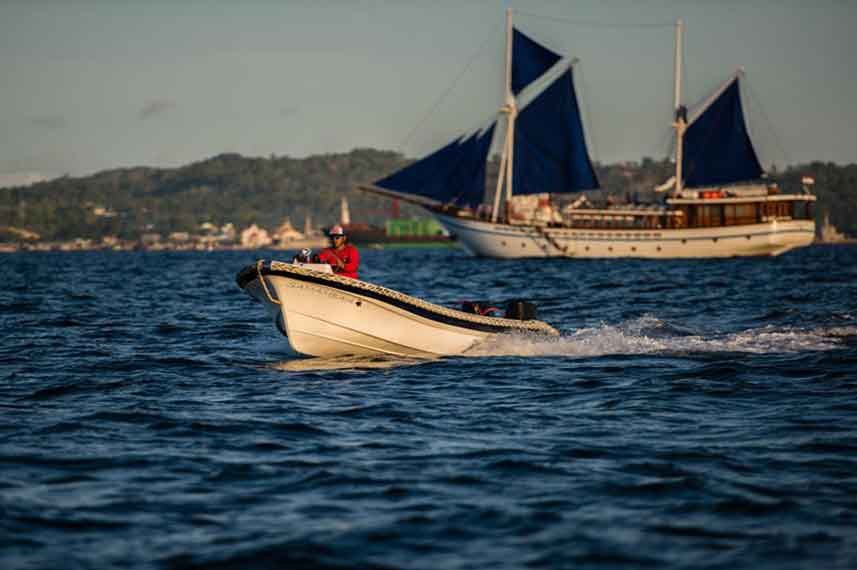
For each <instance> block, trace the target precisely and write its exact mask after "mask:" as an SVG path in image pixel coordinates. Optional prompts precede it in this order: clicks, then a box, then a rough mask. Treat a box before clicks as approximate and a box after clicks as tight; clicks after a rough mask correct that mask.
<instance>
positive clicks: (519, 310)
mask: <svg viewBox="0 0 857 570" xmlns="http://www.w3.org/2000/svg"><path fill="white" fill-rule="evenodd" d="M506 318H507V319H518V320H519V321H532V320H535V318H536V306H535V305H534V304H533V303H530V302H529V301H525V300H523V299H512V300H510V301H506Z"/></svg>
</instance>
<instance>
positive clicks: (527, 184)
mask: <svg viewBox="0 0 857 570" xmlns="http://www.w3.org/2000/svg"><path fill="white" fill-rule="evenodd" d="M562 61H563V60H562V57H561V56H560V55H559V54H557V53H555V52H553V51H551V50H549V49H547V48H546V47H544V46H542V45H541V44H539V43H537V42H536V41H534V40H533V39H531V38H529V37H528V36H526V35H525V34H523V33H522V32H520V31H518V30H517V29H514V30H513V35H512V61H511V71H512V74H511V80H510V81H511V89H512V93H513V94H514V95H517V94H521V92H523V91H524V90H525V89H526V88H527V87H529V86H531V85H533V84H534V83H536V82H538V81H539V80H544V79H545V78H550V77H551V74H552V73H555V72H556V71H557V69H558V67H557V64H560V63H561V62H562ZM565 67H566V68H565V69H564V70H563V69H560V71H561V73H559V74H558V76H557V77H555V78H553V79H552V80H551V81H550V82H549V83H548V85H547V86H546V87H545V88H544V89H543V90H542V92H541V93H539V94H537V95H536V96H535V97H533V98H532V99H531V100H530V101H529V102H528V103H526V106H524V107H523V110H521V111H520V112H519V113H518V114H517V116H516V117H515V121H514V126H515V143H514V152H513V155H514V159H513V164H512V165H513V185H512V186H513V189H514V193H515V194H536V193H543V192H575V191H578V190H584V189H593V188H598V187H599V186H598V180H597V178H596V176H595V171H594V169H593V168H592V162H591V160H590V158H589V153H588V151H587V148H586V137H585V135H584V131H583V124H582V122H581V118H580V109H579V107H578V104H577V96H576V94H575V91H574V81H573V77H572V72H571V69H570V64H566V66H565ZM528 91H530V90H528ZM495 126H496V122H494V123H492V124H491V126H490V127H489V128H487V129H485V130H483V131H479V132H477V133H475V134H472V135H469V136H468V135H463V136H460V137H458V138H456V139H455V140H453V141H452V142H450V143H449V144H447V145H446V146H444V147H442V148H440V149H438V150H436V151H435V152H433V153H431V154H429V155H428V156H426V157H424V158H422V159H420V160H417V161H416V162H414V163H412V164H411V165H409V166H407V167H405V168H404V169H402V170H400V171H398V172H395V173H393V174H392V175H390V176H388V177H386V178H383V179H381V180H378V181H377V182H375V183H374V186H375V188H380V189H386V190H388V191H392V192H394V193H396V194H397V195H403V196H404V195H412V196H419V197H422V198H423V199H422V200H421V202H422V203H426V200H425V199H428V200H429V201H431V203H439V204H455V205H458V206H469V207H475V206H477V205H478V204H480V203H482V201H483V197H484V194H485V163H486V160H487V157H488V152H489V150H490V148H491V143H492V139H493V136H494V130H495Z"/></svg>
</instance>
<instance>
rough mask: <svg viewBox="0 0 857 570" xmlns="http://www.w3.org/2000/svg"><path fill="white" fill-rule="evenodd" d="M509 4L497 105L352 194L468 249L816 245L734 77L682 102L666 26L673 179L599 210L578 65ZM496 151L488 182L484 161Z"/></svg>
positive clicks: (692, 249)
mask: <svg viewBox="0 0 857 570" xmlns="http://www.w3.org/2000/svg"><path fill="white" fill-rule="evenodd" d="M511 14H512V13H511V10H507V31H506V34H507V35H506V90H505V91H506V92H505V104H504V105H503V107H502V108H501V109H500V110H499V113H498V116H497V118H496V119H495V120H493V121H492V122H491V123H490V125H488V126H486V127H484V128H482V129H480V130H477V131H476V132H474V133H472V134H465V135H462V136H461V137H459V138H457V139H455V140H453V141H452V142H451V143H449V144H448V145H446V146H444V147H442V148H441V149H439V150H437V151H435V152H433V153H431V154H430V155H428V156H426V157H424V158H422V159H420V160H417V161H416V162H414V163H413V164H411V165H409V166H407V167H405V168H404V169H402V170H399V171H398V172H394V173H393V174H391V175H389V176H387V177H385V178H383V179H381V180H378V181H376V182H374V183H373V184H365V185H362V186H358V188H359V189H361V190H364V191H367V192H372V193H376V194H381V195H385V196H389V197H392V198H397V199H401V200H404V201H409V202H412V203H415V204H418V205H421V206H423V207H424V208H425V209H427V210H428V211H430V212H431V213H433V214H434V215H435V217H436V218H437V219H438V221H439V222H440V223H441V224H442V225H444V226H445V227H446V229H447V230H448V231H449V232H450V233H451V234H454V235H455V236H456V238H457V239H458V241H459V243H461V244H462V246H464V248H465V249H467V250H468V251H470V252H471V253H473V254H474V255H478V256H486V257H495V258H521V257H582V258H593V257H594V258H604V257H643V258H682V257H685V258H688V257H731V256H759V255H779V254H782V253H784V252H786V251H789V250H791V249H794V248H797V247H803V246H806V245H809V244H810V243H812V241H813V239H814V235H815V222H814V220H813V212H812V204H813V202H815V200H816V198H815V196H813V195H812V194H810V193H809V189H808V187H807V186H804V189H803V193H801V194H785V193H782V192H781V191H780V189H779V188H778V186H777V185H776V184H774V183H772V182H770V181H768V180H765V173H764V171H763V170H762V167H761V165H760V163H759V159H758V157H757V155H756V151H755V149H754V148H753V144H752V142H751V140H750V137H749V133H748V130H747V125H746V122H745V118H744V112H743V108H742V103H741V92H740V89H739V80H740V79H741V78H742V76H743V72H741V71H739V72H738V73H735V74H734V75H733V76H732V77H730V78H729V79H727V80H726V81H725V82H724V83H723V84H722V85H721V86H720V88H719V89H717V90H716V92H715V93H714V94H713V95H712V96H711V97H709V98H707V99H706V100H705V101H703V102H702V103H700V104H699V105H698V106H697V107H696V108H695V109H694V110H693V112H689V111H688V109H687V108H686V107H685V106H684V105H683V103H682V94H681V88H682V80H681V70H682V30H683V25H682V23H681V21H679V22H678V23H677V25H676V50H675V100H674V105H675V116H674V122H673V124H672V126H673V128H674V129H675V138H676V153H675V175H674V176H673V177H672V178H671V179H670V180H668V181H666V182H665V183H664V184H662V185H660V186H659V187H658V188H656V189H655V190H656V191H658V192H664V194H663V196H664V199H663V200H659V201H656V202H652V203H649V204H644V205H640V204H633V205H632V204H627V205H621V206H616V205H607V206H603V207H601V206H597V205H593V204H592V203H590V201H589V200H588V199H587V198H586V197H585V196H583V195H581V194H580V193H581V192H583V191H588V190H600V189H601V187H600V184H599V181H598V178H597V175H596V172H595V169H594V168H593V165H592V160H591V158H590V156H589V152H588V150H587V142H586V136H585V132H584V128H583V122H582V120H581V114H580V107H579V104H578V101H577V95H576V93H575V88H574V77H573V68H574V65H575V63H576V60H575V59H571V58H568V57H563V56H561V55H560V54H558V53H555V52H554V51H552V50H550V49H548V48H547V47H545V46H543V45H541V44H539V43H538V42H536V41H535V40H533V39H532V38H530V37H528V36H527V35H525V34H524V33H523V32H521V31H520V30H518V29H516V28H514V27H513V26H512V15H511ZM495 147H499V148H500V149H501V150H500V169H499V176H498V179H497V184H496V186H493V185H492V186H493V187H487V188H486V176H485V174H486V161H487V160H488V156H489V153H490V151H491V149H492V148H495Z"/></svg>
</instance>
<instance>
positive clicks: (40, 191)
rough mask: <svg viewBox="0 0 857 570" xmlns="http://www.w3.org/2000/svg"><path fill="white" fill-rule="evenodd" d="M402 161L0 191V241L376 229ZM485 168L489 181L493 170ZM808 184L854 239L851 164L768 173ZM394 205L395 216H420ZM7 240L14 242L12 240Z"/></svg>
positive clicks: (611, 175) (618, 191) (119, 178)
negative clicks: (286, 224)
mask: <svg viewBox="0 0 857 570" xmlns="http://www.w3.org/2000/svg"><path fill="white" fill-rule="evenodd" d="M407 162H408V160H407V159H406V158H405V157H404V156H402V155H401V154H398V153H394V152H390V151H379V150H373V149H355V150H353V151H351V152H348V153H342V154H327V155H317V156H311V157H307V158H303V159H296V158H290V157H275V156H272V157H270V158H251V157H243V156H240V155H237V154H222V155H218V156H215V157H213V158H210V159H207V160H203V161H200V162H196V163H193V164H189V165H187V166H183V167H181V168H175V169H158V168H144V167H138V168H125V169H118V170H109V171H104V172H99V173H97V174H94V175H92V176H87V177H80V178H71V177H64V178H59V179H55V180H51V181H47V182H41V183H37V184H34V185H32V186H28V187H18V188H8V189H3V190H0V227H4V228H14V231H5V232H0V241H4V240H5V241H14V240H16V239H19V238H20V232H21V231H26V232H33V233H35V234H39V235H40V236H41V238H42V239H44V240H67V239H73V238H77V237H82V238H100V237H103V236H106V235H114V236H117V237H119V238H123V239H137V238H139V236H140V235H142V234H143V233H147V232H159V233H162V234H166V233H170V232H175V231H186V232H194V231H196V230H197V228H199V226H200V224H202V223H204V222H210V223H213V224H215V225H223V224H225V223H227V222H232V223H233V224H235V226H236V227H238V228H241V227H246V226H249V225H250V224H253V223H256V224H259V225H260V226H263V227H273V226H276V225H277V224H279V223H280V222H281V221H282V219H283V218H285V217H289V218H291V220H292V221H293V223H295V225H297V226H299V227H300V225H301V224H302V223H303V220H304V217H305V216H307V215H309V216H311V218H312V220H313V222H314V224H316V225H326V224H330V223H333V222H335V221H337V219H338V217H339V204H340V198H341V196H343V195H345V196H347V197H348V200H349V203H350V206H351V214H352V220H353V221H359V222H368V223H380V222H382V221H383V220H384V219H386V218H388V217H389V211H390V201H389V200H388V199H385V198H381V197H377V196H373V195H368V194H364V193H362V192H358V191H356V190H354V186H355V185H356V184H359V183H365V182H368V181H372V180H376V179H378V178H380V177H382V176H384V175H386V174H388V173H389V172H392V171H394V170H396V169H397V168H400V167H401V166H403V165H404V164H406V163H407ZM490 166H493V168H490V167H489V181H488V184H489V185H490V184H492V180H491V179H492V178H493V177H492V176H491V172H492V170H493V171H496V164H493V165H490ZM597 170H598V176H599V179H600V180H601V184H602V187H604V188H608V189H610V191H611V193H612V194H615V195H618V196H620V197H621V198H623V199H634V198H639V199H646V198H648V197H650V196H651V194H652V188H653V187H654V186H656V185H658V184H660V183H661V182H663V181H664V180H666V179H667V178H668V177H669V176H670V175H671V173H672V166H671V164H670V163H669V162H668V161H655V160H651V159H648V158H644V159H643V161H642V162H641V163H631V164H616V165H598V166H597ZM807 175H808V176H812V177H814V178H815V180H816V185H815V188H814V192H815V193H816V194H817V195H818V197H819V204H818V207H817V208H816V216H817V219H818V220H819V221H821V220H823V219H824V216H825V215H827V214H829V216H830V221H831V223H832V224H834V225H835V226H836V227H837V228H838V229H839V230H840V231H841V232H843V233H845V234H846V235H848V236H849V237H855V236H857V194H855V191H854V190H855V188H857V164H851V165H847V166H838V165H835V164H831V163H820V162H814V163H811V164H807V165H800V166H795V167H791V168H789V169H787V170H786V171H784V172H782V173H774V175H773V178H775V179H777V180H778V181H780V183H781V184H782V186H783V188H784V189H786V190H799V188H800V179H801V177H802V176H807ZM420 212H421V210H419V209H418V208H415V207H407V206H404V205H403V208H402V215H403V216H408V215H422V214H420ZM16 232H17V233H16Z"/></svg>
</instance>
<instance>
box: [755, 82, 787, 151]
mask: <svg viewBox="0 0 857 570" xmlns="http://www.w3.org/2000/svg"><path fill="white" fill-rule="evenodd" d="M744 85H745V86H746V87H747V93H748V94H749V95H750V98H751V99H752V100H753V104H755V105H756V106H757V107H758V108H759V113H760V114H761V115H762V119H763V120H764V123H765V124H766V125H767V127H768V130H769V131H770V133H771V135H773V138H774V143H776V145H777V146H778V147H779V150H780V152H781V153H782V154H783V158H785V159H786V163H787V164H791V163H792V158H791V156H789V153H788V152H786V148H785V146H783V144H782V142H781V141H780V138H779V136H778V134H777V131H776V130H774V124H773V123H772V122H771V120H770V119H768V115H767V114H766V113H765V109H764V108H763V107H762V100H761V99H760V98H759V97H758V96H757V95H756V91H755V90H754V89H753V87H752V86H751V85H750V82H749V81H747V80H746V77H745V79H744ZM745 120H746V119H745Z"/></svg>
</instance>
